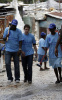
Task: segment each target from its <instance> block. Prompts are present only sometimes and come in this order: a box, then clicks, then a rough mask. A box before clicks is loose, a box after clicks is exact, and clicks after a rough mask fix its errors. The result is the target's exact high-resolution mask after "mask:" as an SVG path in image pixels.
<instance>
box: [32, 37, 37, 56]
mask: <svg viewBox="0 0 62 100" xmlns="http://www.w3.org/2000/svg"><path fill="white" fill-rule="evenodd" d="M32 43H33V47H34V50H35V56H36V57H37V47H36V40H35V37H34V35H33V40H32Z"/></svg>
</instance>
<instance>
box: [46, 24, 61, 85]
mask: <svg viewBox="0 0 62 100" xmlns="http://www.w3.org/2000/svg"><path fill="white" fill-rule="evenodd" d="M49 30H50V32H51V33H50V34H48V35H47V37H46V41H45V47H46V48H49V64H50V66H52V67H53V69H54V73H55V75H56V78H57V81H56V82H55V83H56V84H57V83H60V81H61V47H60V45H59V47H58V57H56V56H55V46H56V43H57V40H58V37H59V35H58V33H56V32H55V30H56V25H55V24H54V23H52V24H50V25H49Z"/></svg>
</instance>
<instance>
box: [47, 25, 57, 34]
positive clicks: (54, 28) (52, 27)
mask: <svg viewBox="0 0 62 100" xmlns="http://www.w3.org/2000/svg"><path fill="white" fill-rule="evenodd" d="M49 30H50V32H51V33H54V32H55V30H56V25H55V24H54V23H51V24H50V25H49Z"/></svg>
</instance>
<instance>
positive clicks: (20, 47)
mask: <svg viewBox="0 0 62 100" xmlns="http://www.w3.org/2000/svg"><path fill="white" fill-rule="evenodd" d="M20 54H22V56H25V53H24V52H23V51H22V41H19V51H18V56H19V55H20Z"/></svg>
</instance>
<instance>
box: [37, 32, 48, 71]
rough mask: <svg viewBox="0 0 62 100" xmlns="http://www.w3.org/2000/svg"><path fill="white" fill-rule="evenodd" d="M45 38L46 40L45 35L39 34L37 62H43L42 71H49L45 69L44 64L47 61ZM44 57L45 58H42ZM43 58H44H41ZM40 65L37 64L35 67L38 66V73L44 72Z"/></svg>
mask: <svg viewBox="0 0 62 100" xmlns="http://www.w3.org/2000/svg"><path fill="white" fill-rule="evenodd" d="M45 38H46V33H44V32H41V39H40V40H39V48H38V52H37V53H38V62H41V60H42V62H44V69H49V68H47V67H46V62H47V61H48V59H47V56H46V55H45V48H44V45H45ZM44 55H45V56H44ZM43 57H44V58H43ZM41 65H42V63H41V64H37V66H40V71H42V70H44V69H43V68H41Z"/></svg>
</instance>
